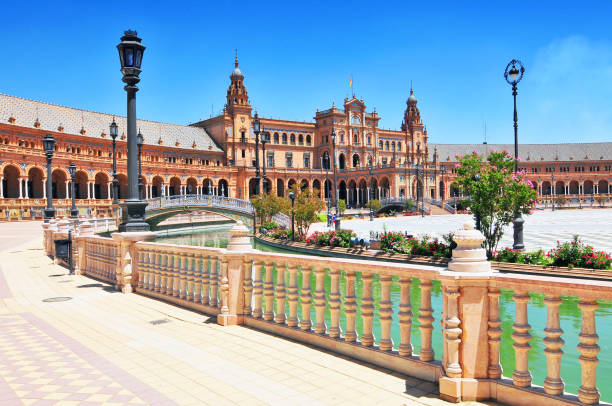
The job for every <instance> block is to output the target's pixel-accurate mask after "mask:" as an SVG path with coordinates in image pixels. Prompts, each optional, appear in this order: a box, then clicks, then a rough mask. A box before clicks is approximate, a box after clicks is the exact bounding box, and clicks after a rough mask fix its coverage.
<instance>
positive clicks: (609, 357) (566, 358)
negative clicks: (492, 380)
mask: <svg viewBox="0 0 612 406" xmlns="http://www.w3.org/2000/svg"><path fill="white" fill-rule="evenodd" d="M229 228H230V226H222V227H212V228H210V229H208V230H207V231H204V232H201V231H200V232H195V233H193V234H186V235H185V234H184V235H166V236H159V237H158V238H157V239H156V241H159V242H167V243H173V244H181V245H194V246H206V247H219V248H224V247H226V246H227V244H228V242H229V236H230V234H229ZM254 247H255V248H257V249H260V250H262V251H270V252H282V253H291V254H296V253H295V252H293V251H288V250H282V249H277V248H272V247H269V246H267V245H264V244H261V243H258V242H254ZM272 272H273V273H274V275H273V277H274V280H276V270H275V269H274V270H272ZM286 277H287V281H286V282H285V284H288V275H287V273H286ZM412 282H413V283H412V287H411V292H410V297H411V303H412V313H413V318H412V322H413V324H412V329H411V335H412V340H411V341H412V343H413V346H414V352H415V353H418V352H419V350H420V347H421V337H420V331H419V322H418V316H419V310H418V309H419V305H420V303H421V290H420V288H419V280H418V279H413V281H412ZM298 285H299V286H302V275H301V273H300V274H299V276H298ZM325 285H326V291H327V296H328V299H329V292H330V286H331V281H330V278H329V276H328V275H327V276H326V278H325ZM311 286H312V287H314V286H315V278H314V275H311ZM355 289H356V296H357V297H358V299H357V301H358V303H359V304H360V299H359V298H360V297H361V295H362V292H363V283H362V280H361V278H360V277H359V276H358V277H357V279H356V286H355ZM340 291H341V292H342V302H344V292H346V279H345V278H344V277H342V278H341V279H340ZM501 293H502V294H501V296H500V299H499V313H500V319H501V321H502V325H501V328H502V329H503V334H502V342H501V364H502V367H503V370H504V372H503V374H504V376H506V377H511V376H512V373H513V372H514V368H515V363H514V361H515V358H514V348H512V344H513V340H512V337H511V335H512V324H513V323H514V314H515V304H514V301H513V300H512V295H513V292H512V291H510V290H504V289H501ZM373 294H374V300H375V303H374V305H375V307H376V309H378V307H379V302H380V282H379V281H378V278H377V277H376V276H375V278H374V282H373ZM530 297H531V300H530V301H529V303H528V315H529V324H530V325H531V331H530V334H531V335H532V339H531V342H530V344H531V349H530V351H529V370H530V371H531V373H532V375H533V384H534V385H543V383H544V379H545V378H546V373H547V367H546V357H545V355H544V348H545V347H544V345H543V343H542V339H543V338H544V337H545V335H544V328H545V327H546V305H545V303H544V295H543V294H538V293H530ZM391 300H392V302H393V310H394V313H393V318H394V322H393V323H392V329H391V334H392V337H393V341H394V347H395V348H397V346H398V345H399V342H400V331H399V323H397V314H398V312H399V301H400V285H399V281H398V280H397V278H394V279H393V282H392V284H391ZM431 300H432V308H433V309H434V313H433V316H434V317H435V321H434V324H433V327H434V330H433V347H434V351H435V359H438V360H439V359H441V355H442V327H441V325H440V318H441V315H442V291H441V286H440V282H436V281H433V289H432V293H431ZM562 300H563V303H562V305H561V307H560V309H559V310H560V315H561V328H562V329H563V331H564V334H563V336H562V338H563V340H564V341H565V345H564V346H563V348H562V349H563V351H564V355H563V358H562V360H561V376H562V378H563V380H564V382H565V385H566V387H565V391H566V392H570V393H574V394H576V393H578V388H579V387H580V380H581V375H580V371H581V370H580V363H579V360H578V359H579V357H580V354H579V353H578V350H577V348H576V346H577V345H578V343H579V340H578V334H580V328H581V320H582V319H581V311H580V309H579V308H578V302H579V299H578V298H577V297H573V296H563V297H562ZM359 308H360V306H358V307H357V318H356V322H357V323H356V324H357V326H356V328H357V331H358V333H359V335H361V333H362V331H363V326H362V323H361V314H360V312H359ZM286 312H287V313H288V312H289V307H288V303H287V302H286ZM298 312H300V313H301V306H298ZM311 312H312V314H311V318H312V319H313V320H314V319H315V309H314V306H312V308H311ZM374 314H375V315H376V314H378V312H375V313H374ZM299 316H300V317H301V314H300V315H299ZM340 317H341V326H343V325H345V324H344V322H345V318H344V307H343V306H342V307H341V316H340ZM325 318H326V324H327V325H328V326H329V324H330V320H331V318H330V312H329V309H326V311H325ZM596 320H597V334H598V335H599V337H600V340H599V342H598V344H599V346H600V347H601V352H600V353H599V365H598V367H597V383H598V384H597V386H598V388H599V390H600V392H601V399H602V400H604V401H608V402H609V401H612V385H609V379H610V378H612V345H611V344H612V340H611V339H610V337H612V302H610V301H599V309H598V310H597V311H596ZM374 335H375V337H376V338H377V339H376V341H377V342H378V338H379V337H380V322H379V320H378V318H377V317H375V319H374ZM606 382H608V383H606Z"/></svg>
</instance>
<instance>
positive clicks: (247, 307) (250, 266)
mask: <svg viewBox="0 0 612 406" xmlns="http://www.w3.org/2000/svg"><path fill="white" fill-rule="evenodd" d="M244 269H245V271H244V288H243V289H244V303H243V308H242V313H243V314H244V315H245V316H250V315H251V313H252V311H253V309H252V308H251V301H252V298H253V276H252V275H253V271H254V270H255V261H253V260H251V259H249V260H245V261H244Z"/></svg>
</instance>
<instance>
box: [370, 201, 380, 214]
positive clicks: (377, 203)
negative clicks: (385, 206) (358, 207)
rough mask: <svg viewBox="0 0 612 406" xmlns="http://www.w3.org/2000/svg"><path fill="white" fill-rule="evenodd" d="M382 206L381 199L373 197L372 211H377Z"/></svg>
mask: <svg viewBox="0 0 612 406" xmlns="http://www.w3.org/2000/svg"><path fill="white" fill-rule="evenodd" d="M381 207H382V204H381V203H380V200H378V199H372V211H373V212H377V211H378V210H380V208H381Z"/></svg>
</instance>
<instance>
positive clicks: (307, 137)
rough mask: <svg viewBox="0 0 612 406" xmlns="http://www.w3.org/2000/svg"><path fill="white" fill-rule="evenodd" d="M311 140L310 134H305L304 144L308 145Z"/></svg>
mask: <svg viewBox="0 0 612 406" xmlns="http://www.w3.org/2000/svg"><path fill="white" fill-rule="evenodd" d="M311 142H312V141H311V138H310V134H308V135H306V145H310V143H311Z"/></svg>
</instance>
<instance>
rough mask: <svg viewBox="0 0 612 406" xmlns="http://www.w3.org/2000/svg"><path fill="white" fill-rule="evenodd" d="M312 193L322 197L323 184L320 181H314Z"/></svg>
mask: <svg viewBox="0 0 612 406" xmlns="http://www.w3.org/2000/svg"><path fill="white" fill-rule="evenodd" d="M312 192H313V193H314V195H315V196H317V197H318V198H320V197H321V182H320V181H319V180H318V179H315V180H313V181H312Z"/></svg>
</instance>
